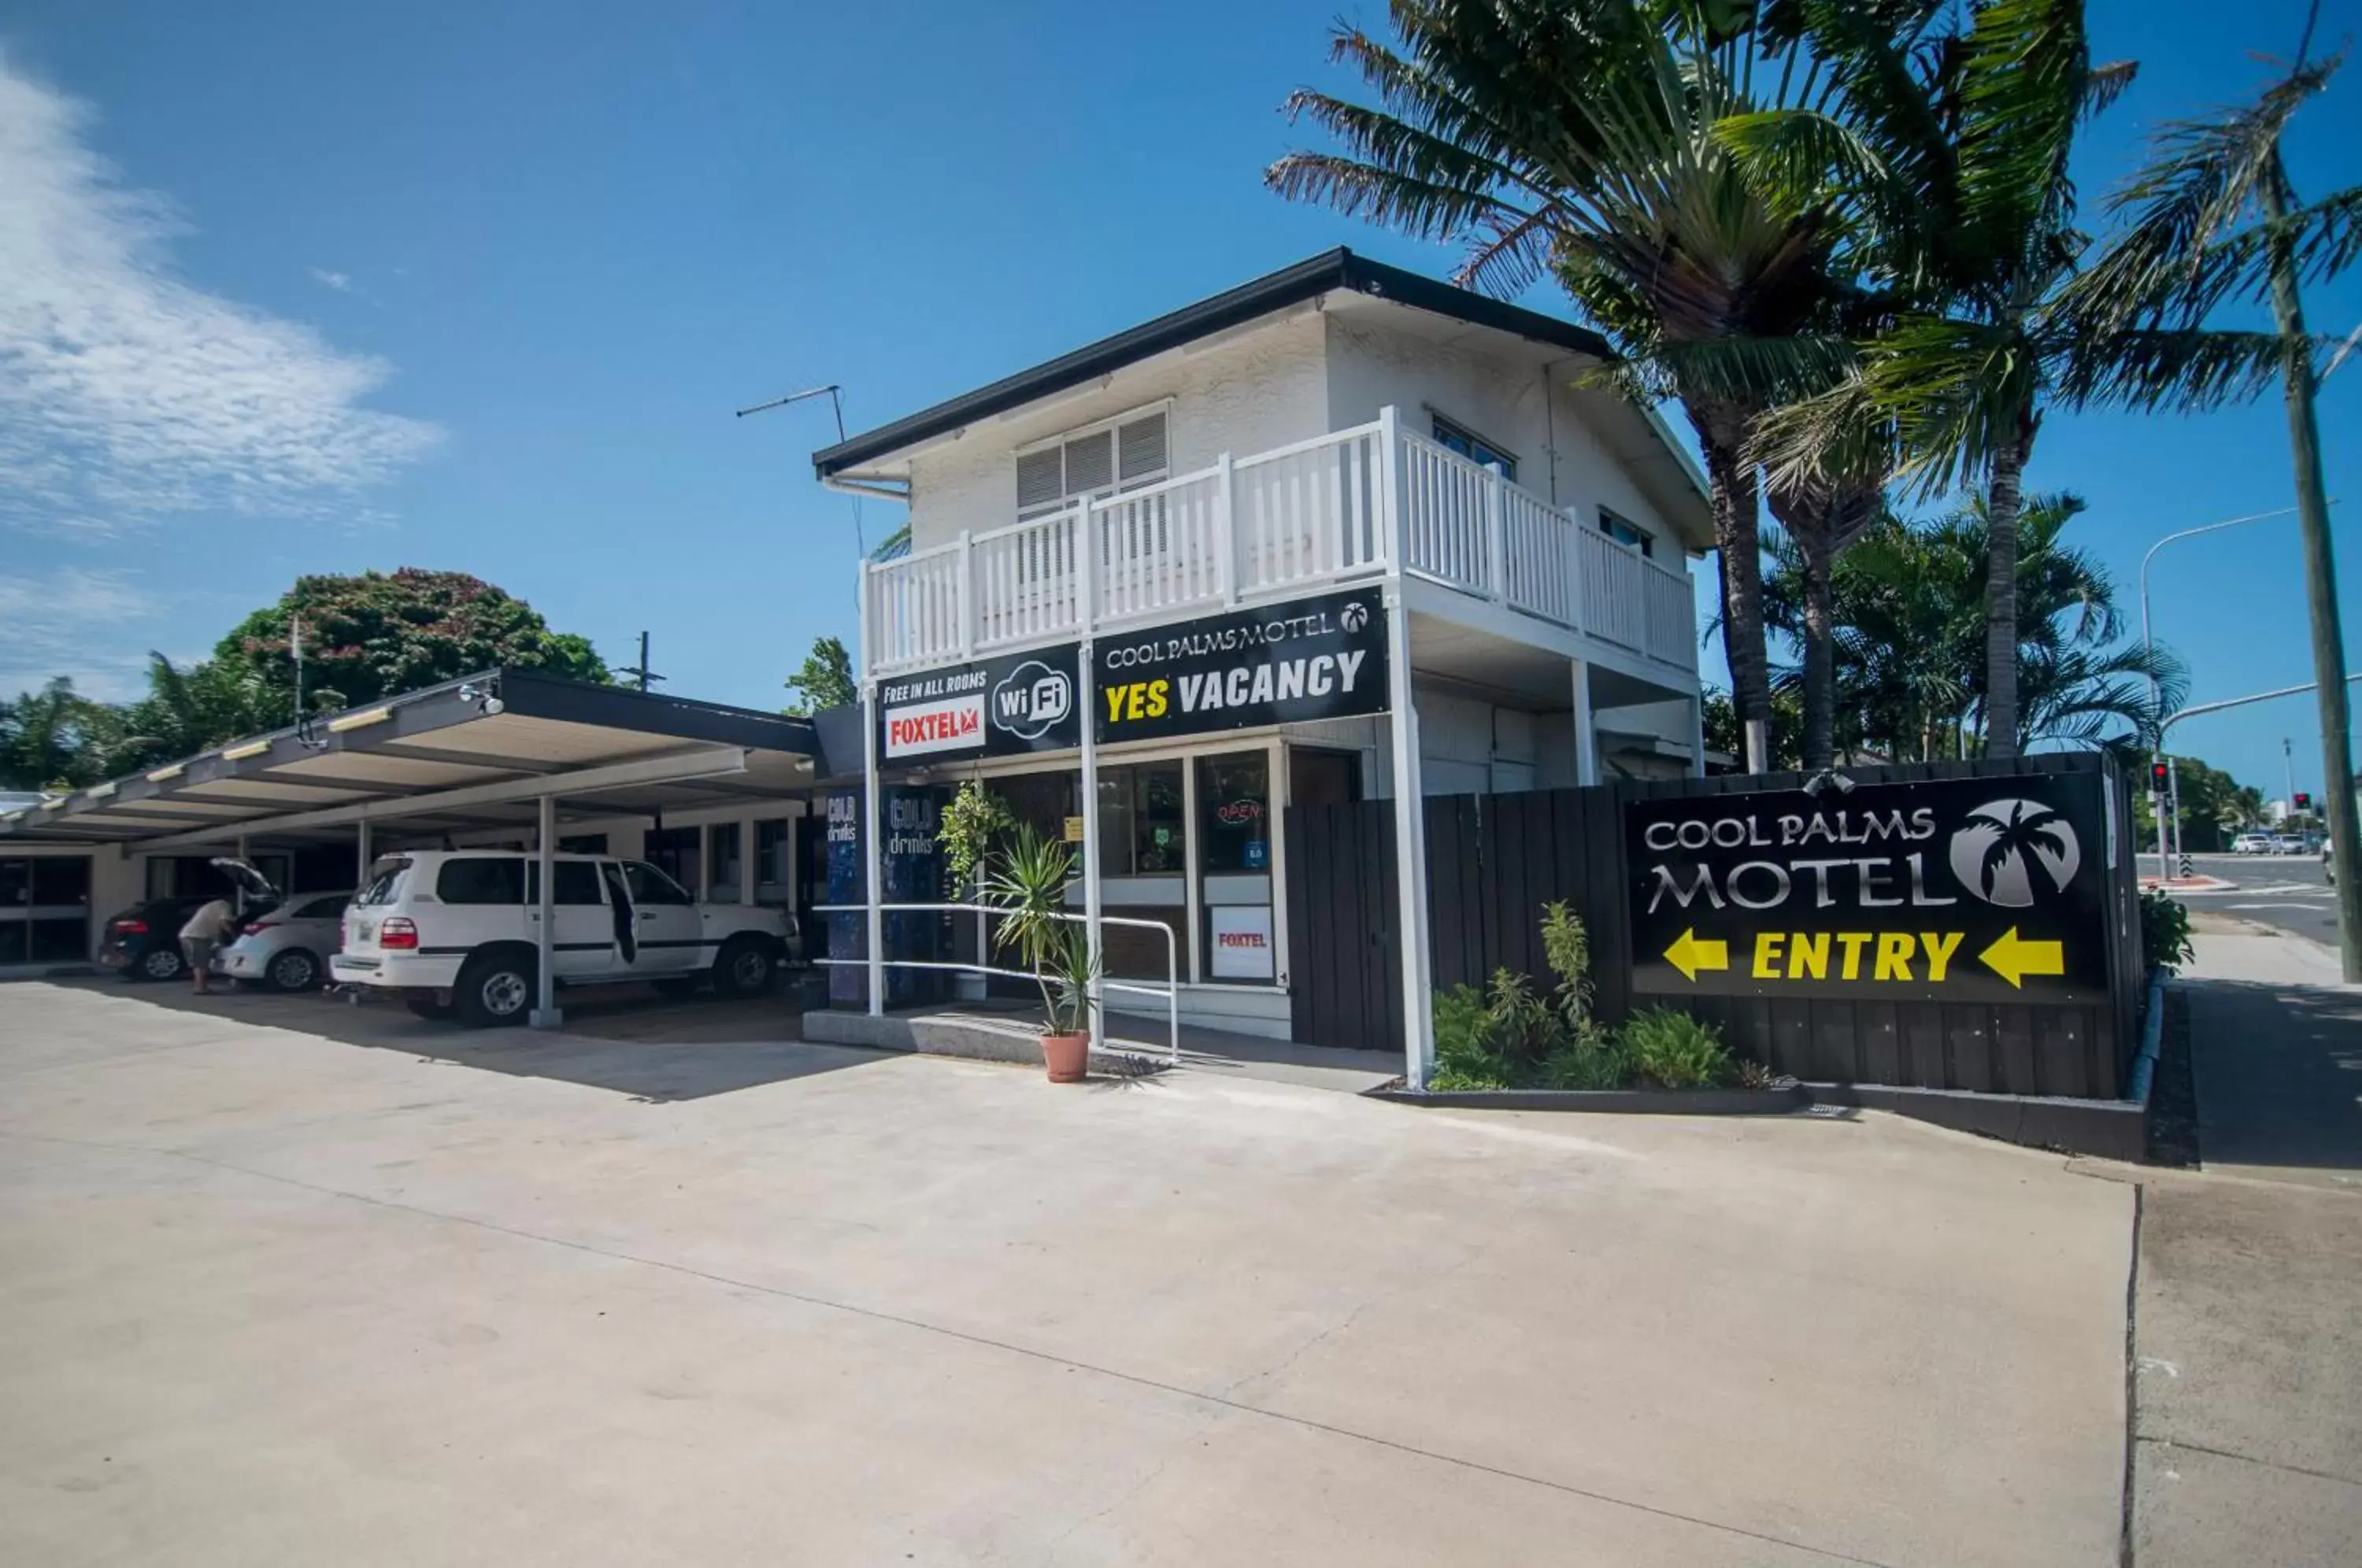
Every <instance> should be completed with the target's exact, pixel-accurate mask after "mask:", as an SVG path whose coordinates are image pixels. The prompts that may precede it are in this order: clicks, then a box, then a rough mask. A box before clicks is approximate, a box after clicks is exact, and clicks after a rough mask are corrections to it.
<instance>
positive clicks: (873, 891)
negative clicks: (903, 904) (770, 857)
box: [861, 568, 886, 1018]
mask: <svg viewBox="0 0 2362 1568" xmlns="http://www.w3.org/2000/svg"><path fill="white" fill-rule="evenodd" d="M864 570H865V571H866V568H864ZM877 723H878V718H877V682H876V681H874V680H873V681H870V682H869V683H868V684H867V685H866V686H865V687H864V688H863V689H862V692H861V761H862V767H861V790H862V801H861V898H862V909H863V916H864V922H865V929H866V932H867V933H868V953H869V970H868V972H869V1016H870V1017H872V1018H879V1017H883V1016H884V1014H885V1011H886V917H885V914H884V912H883V911H880V910H879V909H878V907H877V904H878V900H879V898H880V892H879V889H882V888H883V887H884V886H885V883H884V880H883V878H884V876H885V872H886V853H885V844H886V835H885V828H884V824H883V823H880V822H879V821H878V820H877Z"/></svg>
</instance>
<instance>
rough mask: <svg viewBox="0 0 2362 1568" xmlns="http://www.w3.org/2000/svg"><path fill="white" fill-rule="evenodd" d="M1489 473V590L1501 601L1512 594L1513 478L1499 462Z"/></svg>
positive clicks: (1486, 530) (1487, 550) (1487, 578)
mask: <svg viewBox="0 0 2362 1568" xmlns="http://www.w3.org/2000/svg"><path fill="white" fill-rule="evenodd" d="M1508 487H1509V480H1508V477H1507V475H1505V474H1504V473H1502V472H1501V465H1500V464H1498V463H1487V464H1485V592H1486V593H1487V594H1488V595H1489V596H1490V597H1491V598H1492V601H1493V602H1494V603H1496V604H1498V603H1500V602H1502V601H1503V600H1505V599H1507V597H1508V596H1509V523H1508V494H1507V491H1508Z"/></svg>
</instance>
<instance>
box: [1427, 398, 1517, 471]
mask: <svg viewBox="0 0 2362 1568" xmlns="http://www.w3.org/2000/svg"><path fill="white" fill-rule="evenodd" d="M1435 444H1436V445H1437V446H1439V447H1443V448H1444V449H1445V450H1446V451H1451V452H1457V453H1459V454H1460V455H1461V456H1462V457H1463V458H1467V459H1468V460H1469V461H1470V462H1472V463H1478V464H1482V465H1483V466H1484V467H1485V468H1488V469H1489V468H1495V467H1497V468H1499V469H1500V470H1501V477H1502V478H1503V479H1505V480H1509V481H1510V482H1511V483H1513V484H1514V483H1515V482H1517V478H1518V459H1517V458H1515V457H1514V456H1512V455H1511V454H1509V453H1507V452H1504V451H1503V450H1501V448H1500V447H1496V446H1495V445H1493V443H1491V442H1490V441H1487V440H1485V437H1483V436H1479V435H1477V434H1476V433H1475V432H1474V431H1473V430H1470V429H1468V428H1467V427H1466V426H1465V425H1454V424H1452V423H1451V421H1450V420H1449V419H1446V418H1444V417H1443V415H1441V414H1437V415H1436V416H1435Z"/></svg>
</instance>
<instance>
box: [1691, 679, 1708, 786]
mask: <svg viewBox="0 0 2362 1568" xmlns="http://www.w3.org/2000/svg"><path fill="white" fill-rule="evenodd" d="M1690 777H1691V778H1705V692H1704V691H1700V692H1698V693H1697V694H1696V695H1695V696H1694V697H1692V698H1691V699H1690Z"/></svg>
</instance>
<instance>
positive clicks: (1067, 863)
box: [984, 827, 1098, 1084]
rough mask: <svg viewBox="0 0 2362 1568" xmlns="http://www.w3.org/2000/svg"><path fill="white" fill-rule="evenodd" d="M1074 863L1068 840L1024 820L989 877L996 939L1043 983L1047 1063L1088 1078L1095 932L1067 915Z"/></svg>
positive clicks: (1057, 1072)
mask: <svg viewBox="0 0 2362 1568" xmlns="http://www.w3.org/2000/svg"><path fill="white" fill-rule="evenodd" d="M1074 865H1075V858H1074V856H1073V855H1072V854H1071V853H1069V852H1068V850H1067V848H1066V846H1065V845H1063V844H1058V843H1054V842H1052V841H1051V840H1049V839H1047V838H1044V837H1043V835H1042V834H1040V833H1039V832H1037V831H1036V830H1034V829H1033V828H1031V827H1021V828H1019V829H1018V830H1017V833H1016V835H1015V836H1014V837H1013V838H1012V839H1011V840H1010V845H1009V847H1008V849H1007V851H1006V852H1005V853H1004V854H1003V855H1002V856H1001V859H1000V864H999V867H998V868H997V869H992V870H990V871H988V874H987V875H986V878H985V881H984V891H985V897H986V899H987V900H988V902H989V903H991V905H992V906H993V912H994V913H995V914H997V915H999V917H1000V929H999V932H997V933H995V934H994V937H993V941H994V943H995V944H996V945H998V946H999V947H1003V948H1013V949H1015V950H1016V952H1017V954H1018V955H1019V956H1020V957H1021V958H1022V959H1023V960H1024V963H1025V966H1026V967H1027V968H1029V969H1031V970H1032V971H1033V978H1034V980H1035V982H1036V983H1038V984H1039V985H1040V986H1041V988H1042V1006H1043V1012H1044V1015H1045V1020H1044V1022H1043V1028H1042V1062H1043V1066H1045V1067H1047V1068H1048V1069H1049V1072H1050V1081H1051V1082H1052V1083H1054V1084H1074V1083H1080V1082H1082V1081H1083V1079H1084V1078H1085V1077H1087V1076H1088V1075H1089V1072H1090V1065H1091V987H1092V984H1093V982H1095V981H1096V980H1097V979H1098V969H1097V968H1096V966H1094V965H1093V964H1092V962H1091V940H1090V933H1089V932H1088V931H1087V929H1086V928H1085V926H1084V924H1083V922H1080V921H1076V920H1070V919H1067V918H1065V915H1066V882H1067V880H1068V878H1070V877H1071V876H1072V874H1073V872H1074Z"/></svg>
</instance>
